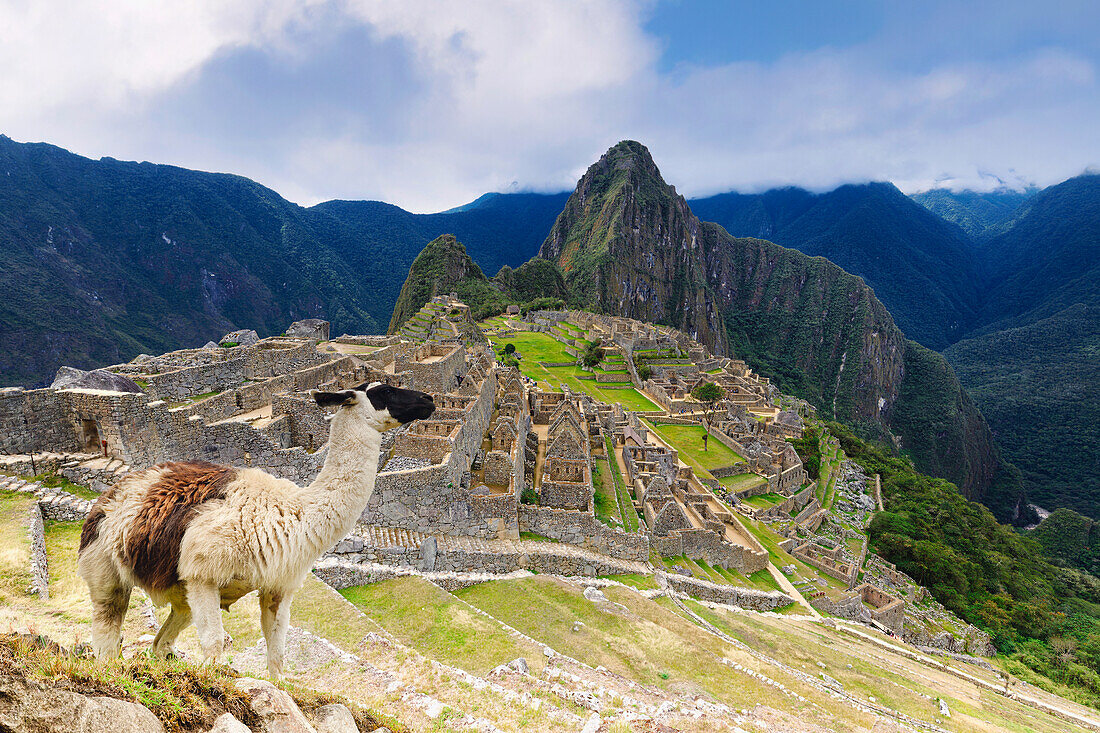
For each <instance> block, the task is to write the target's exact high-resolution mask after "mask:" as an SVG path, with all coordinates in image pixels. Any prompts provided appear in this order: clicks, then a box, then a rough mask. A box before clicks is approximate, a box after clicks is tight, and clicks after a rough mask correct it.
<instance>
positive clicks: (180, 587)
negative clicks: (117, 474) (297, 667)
mask: <svg viewBox="0 0 1100 733" xmlns="http://www.w3.org/2000/svg"><path fill="white" fill-rule="evenodd" d="M313 396H314V399H315V400H316V401H317V403H318V404H319V405H321V406H322V407H332V406H337V410H336V413H335V414H334V415H332V416H331V418H330V421H331V422H330V425H331V427H330V433H329V448H328V456H327V457H326V458H325V463H324V466H323V467H322V468H321V472H320V473H319V474H318V475H317V478H316V479H315V480H314V481H313V483H311V484H310V485H309V486H306V487H301V486H298V485H296V484H294V483H293V482H291V481H288V480H286V479H280V478H276V477H274V476H271V475H270V474H267V473H264V472H263V471H260V470H258V469H254V468H229V467H225V466H215V465H212V464H209V463H201V462H197V463H166V464H161V465H158V466H154V467H153V468H150V469H147V470H145V471H141V472H138V473H134V474H131V475H129V476H127V477H125V478H124V479H122V480H121V481H119V483H118V484H116V485H115V486H114V487H113V488H111V489H110V490H109V491H107V492H105V493H104V494H103V495H102V496H101V497H100V498H99V499H98V500H97V501H96V503H95V505H94V506H93V507H92V510H91V511H90V512H89V514H88V517H87V519H86V520H85V522H84V528H83V531H82V532H81V536H80V551H79V563H78V571H79V573H80V576H81V577H82V578H84V580H85V582H86V583H87V584H88V590H89V591H90V593H91V598H92V606H93V611H92V644H93V647H94V649H95V653H96V656H97V657H98V658H100V659H105V658H110V657H114V656H117V655H118V653H119V650H120V645H121V641H122V637H121V628H122V621H123V619H124V617H125V615H126V609H127V606H128V605H129V600H130V591H131V589H132V588H133V586H135V585H136V586H139V587H140V588H143V589H144V590H145V591H146V592H147V593H148V594H149V597H150V598H152V599H153V602H154V603H156V604H157V605H164V604H166V603H170V604H171V605H172V610H171V613H170V614H169V616H168V619H167V620H166V621H165V622H164V624H163V625H162V626H161V628H160V632H159V633H158V634H157V636H156V639H155V640H154V641H153V651H154V653H156V654H158V655H160V656H167V655H168V654H170V653H171V652H172V644H173V643H174V642H175V640H176V637H177V636H178V635H179V633H180V632H181V631H182V630H183V629H184V628H186V627H187V624H188V623H192V622H193V623H194V624H195V629H196V631H197V632H198V637H199V644H200V645H201V646H202V650H203V654H204V656H205V658H206V659H207V660H214V661H216V660H217V657H218V655H219V654H221V652H222V651H223V646H224V638H225V637H224V632H223V630H222V619H221V609H226V608H229V606H230V604H232V603H233V602H234V601H236V600H237V599H239V598H240V597H241V596H243V595H245V594H246V593H249V592H250V591H253V590H259V592H260V623H261V626H262V627H263V634H264V639H265V641H266V642H267V665H268V672H269V673H270V674H271V675H272V676H273V677H277V676H279V675H281V673H282V664H283V650H284V646H285V642H286V632H287V626H288V624H289V621H290V604H291V600H292V598H293V596H294V592H295V591H296V590H297V589H298V587H299V586H301V584H302V581H303V580H304V579H305V576H306V573H308V572H309V571H310V568H311V567H312V566H313V563H314V562H315V561H316V560H317V558H318V557H320V555H321V554H322V553H324V552H325V551H327V550H328V549H329V548H331V547H332V546H333V545H334V544H335V543H336V542H337V541H339V540H340V539H341V538H342V537H344V535H346V534H347V533H348V531H350V530H351V528H352V527H353V526H354V525H355V522H356V520H358V518H359V516H360V515H361V514H362V513H363V510H364V509H365V508H366V506H367V502H368V500H369V499H370V496H371V492H372V491H373V490H374V481H375V475H376V472H377V468H378V456H379V452H380V448H381V441H382V432H384V431H386V430H389V429H391V428H394V427H397V426H398V425H400V424H402V423H406V422H410V421H411V420H416V419H423V418H426V417H428V416H430V415H431V414H432V411H434V410H435V404H434V402H433V401H432V397H431V396H430V395H428V394H426V393H424V392H416V391H414V390H407V389H399V388H397V387H391V386H390V385H386V384H371V385H360V386H359V387H356V388H355V389H350V390H345V391H343V392H314V393H313Z"/></svg>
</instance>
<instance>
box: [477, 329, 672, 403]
mask: <svg viewBox="0 0 1100 733" xmlns="http://www.w3.org/2000/svg"><path fill="white" fill-rule="evenodd" d="M493 343H494V345H495V347H496V349H497V353H498V354H500V353H501V351H502V350H503V348H504V345H505V344H508V343H514V344H515V345H516V351H518V352H520V354H522V355H523V358H522V359H520V362H519V368H520V371H521V372H523V373H524V374H525V375H527V376H528V377H530V378H531V379H534V380H535V381H537V382H539V383H540V384H541V385H542V386H543V387H544V388H546V389H553V390H561V388H562V385H563V384H567V385H569V388H570V389H572V390H574V391H576V392H586V393H588V394H590V395H592V396H593V397H595V398H596V399H597V400H600V401H601V402H606V403H607V404H609V405H613V404H616V403H618V404H620V405H622V406H623V409H626V410H634V411H635V412H658V411H660V409H661V408H660V407H658V406H657V405H655V404H653V402H651V401H650V400H649V399H647V398H646V397H645V395H643V394H642V393H641V392H639V391H638V390H636V389H634V388H633V387H631V388H630V389H603V388H602V387H601V386H600V385H598V384H597V382H596V381H595V380H591V379H577V377H578V376H582V375H585V376H592V372H586V371H584V370H582V369H581V368H580V367H578V366H575V365H571V366H563V367H544V366H541V365H540V364H539V362H540V361H543V362H549V363H555V362H559V363H560V362H573V361H576V357H574V356H572V355H570V354H569V353H568V352H566V351H565V346H564V345H563V344H561V343H560V342H558V341H555V340H554V339H553V338H551V337H550V336H549V335H548V334H545V333H538V332H534V331H523V332H519V333H517V334H516V335H515V336H508V337H503V338H502V337H499V336H498V337H494V339H493ZM610 373H611V374H619V372H610ZM621 373H622V375H623V379H622V381H621V382H614V383H613V384H616V385H623V386H626V385H630V384H631V382H630V377H629V374H628V372H625V371H624V372H621Z"/></svg>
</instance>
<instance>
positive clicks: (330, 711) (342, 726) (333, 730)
mask: <svg viewBox="0 0 1100 733" xmlns="http://www.w3.org/2000/svg"><path fill="white" fill-rule="evenodd" d="M325 325H326V326H328V324H327V323H326V324H325ZM313 720H314V727H315V728H317V733H359V726H357V725H356V724H355V716H354V715H352V714H351V711H350V710H348V709H347V707H346V706H344V705H340V704H338V703H333V704H331V705H322V706H321V707H319V708H317V710H316V712H314V714H313Z"/></svg>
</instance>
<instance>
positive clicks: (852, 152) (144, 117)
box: [0, 0, 1100, 211]
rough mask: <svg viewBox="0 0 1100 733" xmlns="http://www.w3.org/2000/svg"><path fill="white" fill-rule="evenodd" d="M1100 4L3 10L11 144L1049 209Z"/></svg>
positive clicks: (377, 179)
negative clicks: (1003, 191) (1016, 201)
mask: <svg viewBox="0 0 1100 733" xmlns="http://www.w3.org/2000/svg"><path fill="white" fill-rule="evenodd" d="M1098 65H1100V3H1097V2H1085V1H1083V0H1059V1H1057V2H1046V3H1035V2H1030V3H1023V2H1015V1H1013V0H1003V1H1002V2H983V1H979V2H941V1H939V0H926V1H923V2H920V3H907V2H869V1H867V0H850V1H847V2H828V1H827V0H818V1H817V2H802V1H795V0H771V1H770V2H714V3H711V2H688V1H683V0H681V1H678V2H677V1H672V0H665V1H663V2H660V1H656V0H654V1H645V0H577V1H576V2H564V1H563V2H545V3H536V2H510V1H509V2H506V1H504V0H465V1H464V2H460V3H459V2H451V3H441V2H428V1H426V0H402V1H401V2H392V1H391V2H378V1H377V0H262V1H261V0H234V2H233V3H225V2H224V1H223V0H190V1H189V2H187V3H178V2H162V1H161V0H76V2H67V3H63V4H62V3H56V2H54V1H53V0H38V1H37V2H31V1H29V0H0V69H4V73H3V74H0V132H3V133H5V134H7V135H9V136H11V137H12V138H14V139H16V140H21V141H46V142H52V143H55V144H57V145H61V146H63V147H66V148H69V149H71V150H74V151H76V152H79V153H81V154H84V155H89V156H91V157H99V156H112V157H116V158H122V159H134V160H151V161H155V162H165V163H173V164H176V165H182V166H187V167H192V168H200V169H205V170H217V171H227V172H233V173H239V174H242V175H246V176H249V177H251V178H254V179H256V180H258V181H260V182H261V183H264V184H266V185H268V186H271V187H272V188H274V189H275V190H277V191H279V192H280V193H281V194H283V195H284V196H286V197H287V198H290V199H291V200H293V201H297V202H300V203H303V204H311V203H315V202H318V201H322V200H325V199H329V198H370V199H381V200H385V201H390V202H392V203H396V204H398V205H400V206H403V207H405V208H408V209H410V210H413V211H435V210H442V209H446V208H449V207H451V206H455V205H458V204H461V203H464V202H466V201H469V200H472V199H474V198H476V197H477V196H478V195H480V194H481V193H484V192H486V191H492V190H541V191H550V190H562V189H567V188H571V187H572V186H573V184H574V183H575V182H576V179H577V178H578V177H579V176H580V175H581V174H582V173H583V172H584V169H585V168H586V167H587V166H588V165H589V164H590V163H591V162H592V161H593V160H595V159H596V158H597V157H598V156H599V155H600V153H602V152H603V151H604V150H605V149H606V148H607V147H609V146H610V145H612V144H614V143H615V142H616V141H618V140H620V139H623V138H634V139H637V140H641V141H642V142H643V143H645V144H646V145H648V146H649V147H650V149H651V151H652V152H653V155H654V157H655V159H656V160H657V163H658V165H659V166H660V167H661V169H662V172H663V173H664V174H665V177H666V179H668V180H669V182H671V183H673V184H675V185H676V186H677V189H678V190H679V191H680V192H681V193H684V194H686V195H689V196H691V195H706V194H710V193H715V192H719V191H725V190H743V191H752V190H761V189H764V188H767V187H770V186H774V185H790V184H795V185H802V186H806V187H809V188H812V189H817V190H820V189H825V188H830V187H832V186H835V185H838V184H840V183H843V182H851V181H865V180H891V181H893V182H895V183H896V184H897V185H898V186H899V187H901V188H902V189H903V190H906V191H914V190H921V189H924V188H928V187H931V186H936V185H939V186H950V187H953V188H964V187H971V188H979V189H988V188H991V187H994V186H997V185H1002V184H1007V185H1011V186H1022V185H1026V184H1032V183H1034V184H1038V185H1048V184H1051V183H1055V182H1057V181H1060V180H1063V179H1065V178H1067V177H1069V176H1072V175H1076V174H1078V173H1080V172H1082V171H1083V170H1085V169H1086V168H1088V167H1089V166H1098V165H1100V132H1098V130H1100V125H1098V124H1097V120H1100V77H1098V71H1100V69H1098Z"/></svg>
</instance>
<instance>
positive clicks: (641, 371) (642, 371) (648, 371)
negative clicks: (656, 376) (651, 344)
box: [638, 364, 653, 382]
mask: <svg viewBox="0 0 1100 733" xmlns="http://www.w3.org/2000/svg"><path fill="white" fill-rule="evenodd" d="M652 376H653V367H651V366H650V365H649V364H642V365H641V366H640V367H638V379H640V380H642V381H643V382H644V381H646V380H647V379H649V378H650V377H652Z"/></svg>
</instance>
